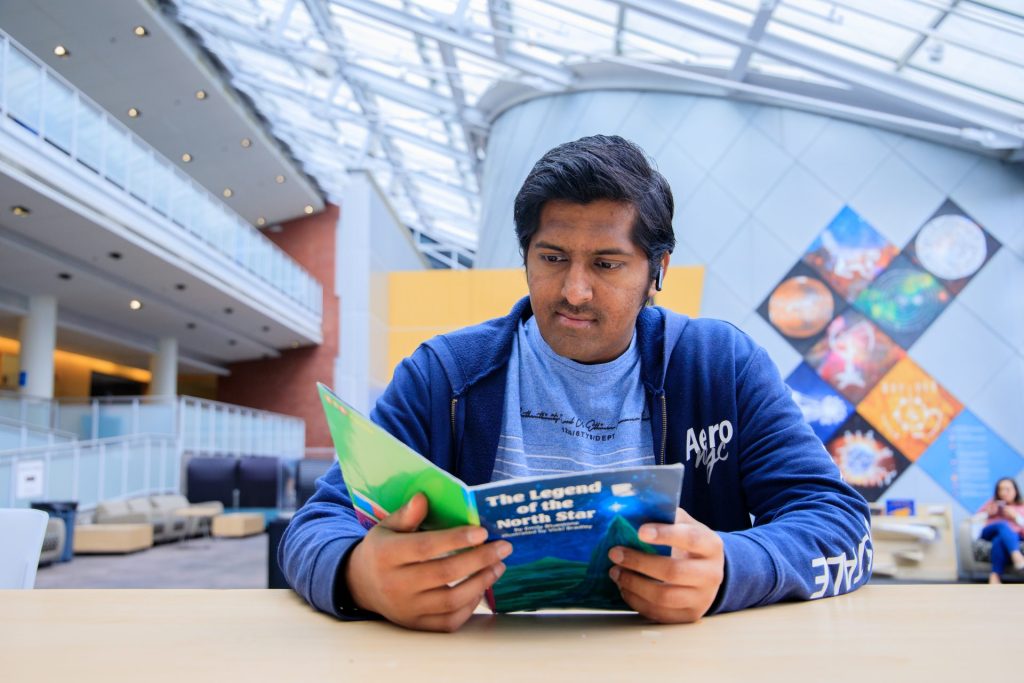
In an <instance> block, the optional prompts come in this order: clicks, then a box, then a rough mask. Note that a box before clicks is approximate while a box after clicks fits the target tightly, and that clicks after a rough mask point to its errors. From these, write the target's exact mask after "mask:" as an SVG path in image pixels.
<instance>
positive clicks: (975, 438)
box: [917, 410, 1024, 512]
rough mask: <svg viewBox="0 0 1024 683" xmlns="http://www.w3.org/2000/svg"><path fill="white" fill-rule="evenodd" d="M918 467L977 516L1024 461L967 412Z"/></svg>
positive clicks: (959, 416)
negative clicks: (999, 482)
mask: <svg viewBox="0 0 1024 683" xmlns="http://www.w3.org/2000/svg"><path fill="white" fill-rule="evenodd" d="M917 466H918V467H920V468H921V469H922V470H924V471H925V472H926V473H927V474H928V476H930V477H931V478H932V479H934V480H935V481H936V482H938V484H939V486H941V487H942V488H944V489H945V490H946V491H948V492H949V494H950V495H951V496H953V498H955V499H956V500H957V502H959V503H960V504H961V505H963V506H964V507H965V508H967V509H968V510H970V511H971V512H974V511H975V510H977V509H978V508H980V507H981V506H982V504H983V503H985V502H986V501H987V500H988V499H989V498H991V497H992V491H993V488H994V483H995V482H996V480H997V479H999V478H1000V477H1012V476H1014V475H1016V474H1017V473H1018V472H1020V470H1021V468H1024V458H1022V457H1021V456H1020V455H1019V454H1018V453H1017V452H1016V451H1015V450H1013V449H1012V448H1011V447H1010V446H1009V445H1008V444H1007V443H1006V442H1005V441H1003V440H1002V439H1000V438H999V436H998V435H997V434H996V433H995V432H993V431H992V430H991V429H989V428H988V427H987V426H985V424H984V423H983V422H982V421H981V420H979V419H978V418H977V416H976V415H974V413H972V412H971V411H969V410H964V411H963V412H961V413H960V414H959V415H957V416H956V418H954V420H953V421H952V422H951V423H950V424H949V427H947V428H946V431H944V432H943V433H942V434H941V435H939V438H937V439H936V440H935V442H934V443H933V444H932V445H931V446H930V447H929V448H928V450H927V451H925V453H924V455H922V456H921V457H920V458H918V460H917Z"/></svg>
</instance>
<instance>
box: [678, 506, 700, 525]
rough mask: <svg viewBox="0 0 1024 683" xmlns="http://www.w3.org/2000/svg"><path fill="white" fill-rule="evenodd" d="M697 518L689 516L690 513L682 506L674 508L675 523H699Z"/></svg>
mask: <svg viewBox="0 0 1024 683" xmlns="http://www.w3.org/2000/svg"><path fill="white" fill-rule="evenodd" d="M699 523H700V522H698V521H697V520H695V519H694V518H693V517H691V516H690V513H689V512H687V511H686V510H684V509H683V508H676V524H699Z"/></svg>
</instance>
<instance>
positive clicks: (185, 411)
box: [178, 396, 306, 460]
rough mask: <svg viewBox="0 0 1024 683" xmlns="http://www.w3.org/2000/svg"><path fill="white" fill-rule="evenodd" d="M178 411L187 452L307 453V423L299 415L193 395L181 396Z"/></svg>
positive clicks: (296, 457)
mask: <svg viewBox="0 0 1024 683" xmlns="http://www.w3.org/2000/svg"><path fill="white" fill-rule="evenodd" d="M178 410H179V419H180V423H179V424H180V428H179V434H181V439H182V448H183V450H184V451H186V452H192V453H203V454H213V455H233V456H241V455H273V456H277V457H279V458H282V459H285V460H301V459H302V457H303V456H304V455H305V448H306V423H305V421H303V420H301V419H299V418H297V417H291V416H289V415H281V414H280V413H270V412H267V411H264V410H255V409H253V408H245V407H243V406H236V405H232V404H230V403H219V402H218V401H209V400H206V399H201V398H193V397H191V396H182V397H181V399H180V403H179V405H178Z"/></svg>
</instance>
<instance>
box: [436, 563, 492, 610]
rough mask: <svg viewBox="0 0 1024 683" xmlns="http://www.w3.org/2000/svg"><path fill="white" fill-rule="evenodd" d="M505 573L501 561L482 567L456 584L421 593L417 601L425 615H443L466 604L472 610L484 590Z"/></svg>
mask: <svg viewBox="0 0 1024 683" xmlns="http://www.w3.org/2000/svg"><path fill="white" fill-rule="evenodd" d="M504 573H505V565H504V564H502V563H500V562H499V563H498V564H492V565H488V566H486V567H484V568H483V569H481V570H480V571H478V572H477V573H475V574H473V575H472V576H470V577H469V578H468V579H466V580H465V581H463V582H462V583H460V584H458V585H457V586H452V587H448V586H442V587H440V588H434V589H433V590H429V591H426V592H425V593H421V594H420V595H419V596H418V598H417V602H419V604H420V611H421V612H422V613H423V614H426V615H435V616H436V615H445V614H451V613H453V612H460V611H462V610H464V609H465V608H466V607H467V606H468V607H469V608H470V610H472V609H473V608H475V607H476V606H477V605H478V604H479V603H480V598H481V597H482V596H483V594H484V591H485V590H487V589H488V588H490V587H491V586H493V585H494V583H495V582H496V581H497V580H498V579H500V578H501V575H502V574H504Z"/></svg>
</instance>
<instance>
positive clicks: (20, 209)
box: [11, 205, 32, 218]
mask: <svg viewBox="0 0 1024 683" xmlns="http://www.w3.org/2000/svg"><path fill="white" fill-rule="evenodd" d="M11 213H13V214H14V215H15V216H18V217H19V218H23V217H25V216H27V215H29V214H30V213H32V210H31V209H29V208H27V207H24V206H20V205H19V206H12V207H11Z"/></svg>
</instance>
